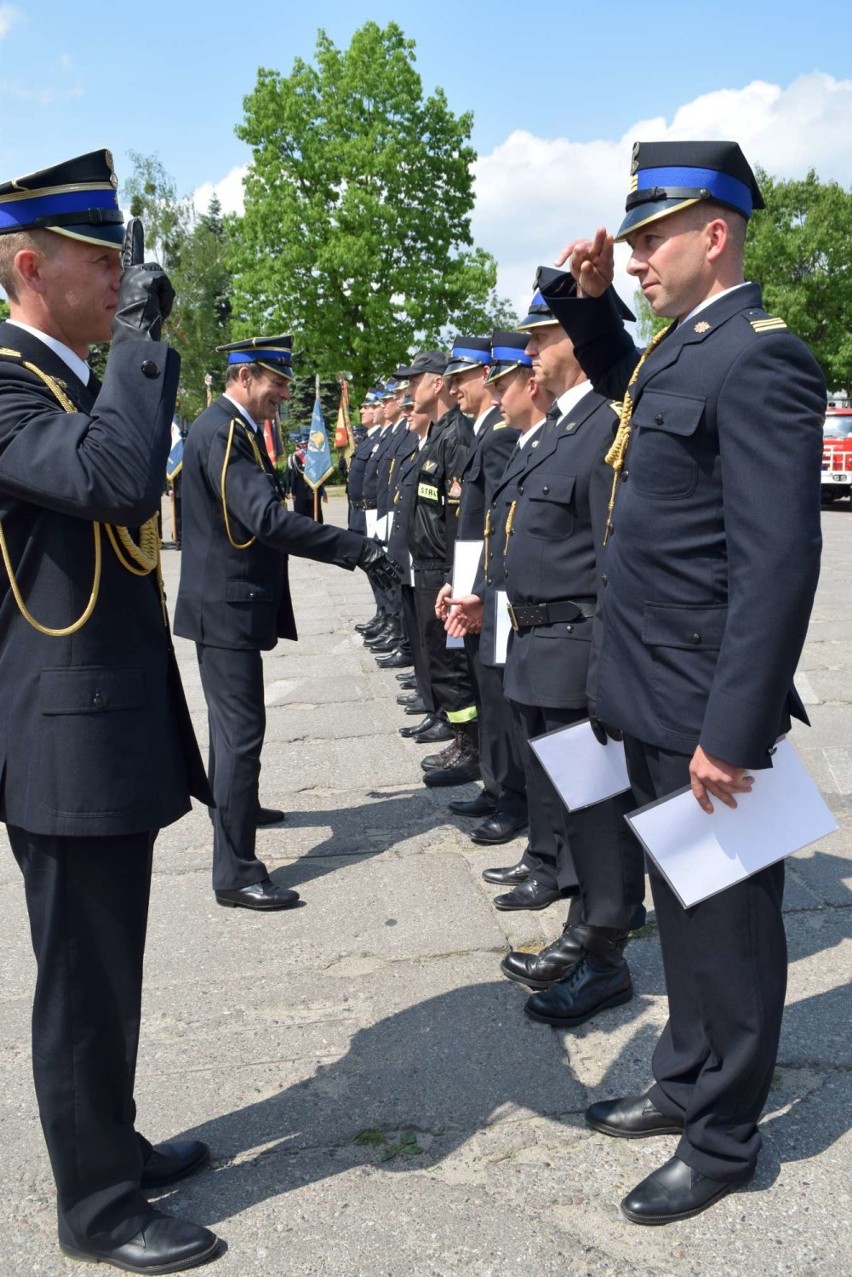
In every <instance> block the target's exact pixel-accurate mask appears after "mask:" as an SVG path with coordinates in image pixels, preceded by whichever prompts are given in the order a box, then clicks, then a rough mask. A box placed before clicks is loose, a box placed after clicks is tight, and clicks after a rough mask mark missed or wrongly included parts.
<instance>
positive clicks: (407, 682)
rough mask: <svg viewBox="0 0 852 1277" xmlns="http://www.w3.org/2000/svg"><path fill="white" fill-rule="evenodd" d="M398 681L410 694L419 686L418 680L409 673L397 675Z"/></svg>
mask: <svg viewBox="0 0 852 1277" xmlns="http://www.w3.org/2000/svg"><path fill="white" fill-rule="evenodd" d="M396 681H397V682H398V683H399V685H400V687H401V688H403V689H404V690H406V691H409V692H413V691H414V689H415V688H416V686H417V680H416V678H415V677H414V675H413V674H409V673H408V672H407V671H406V672H405V673H403V674H397V676H396Z"/></svg>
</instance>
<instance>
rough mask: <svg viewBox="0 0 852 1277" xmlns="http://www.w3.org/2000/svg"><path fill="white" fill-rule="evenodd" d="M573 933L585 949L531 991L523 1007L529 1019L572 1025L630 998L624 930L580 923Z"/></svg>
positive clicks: (571, 1027)
mask: <svg viewBox="0 0 852 1277" xmlns="http://www.w3.org/2000/svg"><path fill="white" fill-rule="evenodd" d="M575 935H576V937H577V939H579V940H580V942H581V943H582V946H583V948H584V950H585V953H584V955H583V957H582V958H581V959H580V961H579V962H577V963H576V964H575V965H574V966H573V967H571V969H570V971H569V972H568V974H567V975H565V976H563V978H562V979H561V980H557V982H556V983H555V984H552V985H551V986H550V987H549V988H548V989H547V990H546V991H544V992H542V993H534V994H533V996H532V997H531V998H530V999H529V1001H528V1002H527V1004H526V1006H525V1007H524V1010H525V1011H526V1013H527V1015H528V1016H530V1018H531V1019H533V1020H541V1021H543V1022H544V1023H545V1024H553V1025H556V1027H557V1028H561V1029H573V1028H576V1026H577V1025H579V1024H584V1023H585V1022H586V1020H590V1019H591V1018H592V1016H594V1015H597V1013H598V1011H605V1010H607V1008H609V1007H620V1006H622V1005H623V1003H625V1002H629V1001H630V999H631V998H632V997H633V985H632V983H631V980H630V968H629V967H628V965H627V963H626V962H625V961H624V958H623V957H622V954H623V953H624V946H625V945H626V943H627V935H626V934H625V932H623V931H615V930H613V929H611V928H609V927H590V926H589V925H588V924H587V923H585V922H581V923H579V924H578V925H577V927H576V928H575Z"/></svg>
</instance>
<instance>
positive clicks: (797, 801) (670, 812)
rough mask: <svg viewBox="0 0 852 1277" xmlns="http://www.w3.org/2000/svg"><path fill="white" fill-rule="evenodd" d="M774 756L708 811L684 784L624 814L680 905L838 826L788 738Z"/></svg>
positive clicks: (687, 904) (693, 901)
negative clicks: (731, 802)
mask: <svg viewBox="0 0 852 1277" xmlns="http://www.w3.org/2000/svg"><path fill="white" fill-rule="evenodd" d="M772 764H773V765H772V767H771V768H768V769H767V770H765V771H764V770H761V771H757V772H755V773H754V787H753V788H752V791H751V793H750V794H737V795H736V800H737V806H736V808H733V809H732V808H730V807H727V806H726V805H725V804H724V803H722V802H719V800H718V799H716V798H711V802H712V803H713V813H712V815H710V814H708V813H707V812H705V811H703V810H702V809H701V808H700V807H699V806H698V803H697V802H696V801H695V798H694V797H693V795H692V791H691V790H689V789H686V790H679V791H678V792H677V793H676V794H672V795H670V796H669V797H668V798H661V799H658V800H657V802H654V803H649V804H648V805H647V806H646V807H640V808H638V810H636V811H634V812H631V813H630V815H629V816H628V817H627V819H628V821H629V822H630V825H631V826H632V828H633V830H634V831H635V833H636V835H637V837H638V838H639V839H640V841H641V842H642V843H643V844H644V846H645V849H646V851H647V852H648V854H649V855H650V856H651V858H652V859H653V860H654V862H655V863H656V865H657V866H658V868H659V869H660V872H661V873H662V874H663V875H664V876H665V877H666V878H667V879H668V881H669V884H670V885H671V887H672V888H673V890H674V891H675V892H676V893H677V896H678V897H679V899H680V901H681V904H683V905H684V907H685V908H687V909H688V908H689V907H690V905H695V904H698V903H699V901H701V900H706V899H707V897H708V896H715V895H716V894H717V892H719V891H724V890H725V888H726V887H730V886H733V884H734V883H736V882H741V881H742V880H743V879H744V878H748V877H750V876H751V875H752V874H754V873H757V872H758V871H759V870H761V869H765V868H766V866H767V865H772V864H774V863H775V862H776V861H777V860H783V858H784V857H785V856H789V855H792V853H793V852H794V851H798V850H799V849H800V848H801V847H806V846H807V845H808V844H809V843H812V842H816V840H817V839H818V838H824V837H825V836H826V835H827V834H831V833H834V831H835V830H836V829H837V822H836V821H835V819H834V817H833V816H832V814H831V812H830V811H829V809H828V807H827V806H826V805H825V803H824V802H823V800H822V798H821V797H820V793H819V790H818V789H817V787H816V785H815V784H814V782H813V780H812V779H811V777H810V776H809V775H808V773H807V771H806V770H805V766H804V764H803V762H802V760H801V758H800V757H799V755H798V753H797V752H796V749H795V747H794V746H793V744H792V743H791V742H790V741H789V740H782V741H780V742H779V743H778V747H777V749H776V751H775V753H774V755H773V757H772Z"/></svg>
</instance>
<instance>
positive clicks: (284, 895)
mask: <svg viewBox="0 0 852 1277" xmlns="http://www.w3.org/2000/svg"><path fill="white" fill-rule="evenodd" d="M216 903H217V904H218V905H226V906H227V907H228V908H229V909H292V907H293V905H295V904H298V903H299V893H298V891H288V890H287V888H286V887H276V886H275V883H274V882H273V881H272V879H271V878H262V879H261V881H260V882H253V883H252V884H251V886H250V887H237V888H236V889H235V890H234V891H217V892H216Z"/></svg>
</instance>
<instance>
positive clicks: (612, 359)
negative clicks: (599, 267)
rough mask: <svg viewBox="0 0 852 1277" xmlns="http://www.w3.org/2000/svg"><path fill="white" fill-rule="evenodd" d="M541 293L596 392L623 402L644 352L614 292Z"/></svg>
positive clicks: (543, 290) (553, 290)
mask: <svg viewBox="0 0 852 1277" xmlns="http://www.w3.org/2000/svg"><path fill="white" fill-rule="evenodd" d="M541 291H542V296H543V297H544V299H545V301H546V302H547V304H548V306H549V307H550V309H551V310H552V312H553V314H554V315H555V316H556V318H557V319H558V320H559V323H560V324H561V325H562V327H563V328H564V329H565V332H566V333H567V334H568V336H569V337H570V338H571V341H572V342H573V345H574V354H575V355H576V356H577V360H578V362H579V364H580V367H581V368H582V369H583V372H584V373H585V374H586V376H587V377H588V378H589V381H590V382H591V383H592V387H593V389H595V390H596V391H597V392H598V394H601V395H607V396H608V397H609V398H610V399H623V398H624V392H625V390H626V389H627V383H628V381H629V380H630V374H631V373H632V372H633V369H634V368H635V367H636V364H637V362H638V360H639V354H640V352H639V351H638V350H637V349H636V347H635V346H634V344H633V342H632V340H631V338H630V336H629V334H628V332H627V330H626V328H625V327H624V321H623V320H622V318H621V316H620V315H619V313H618V310H617V308H616V304H615V293H614V290H613V289H612V288H609V289H607V291H606V292H605V293H604V294H603V296H602V297H563V296H560V293H559V291H558V287H557V288H555V289H552V290H549V289H546V288H542V290H541Z"/></svg>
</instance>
